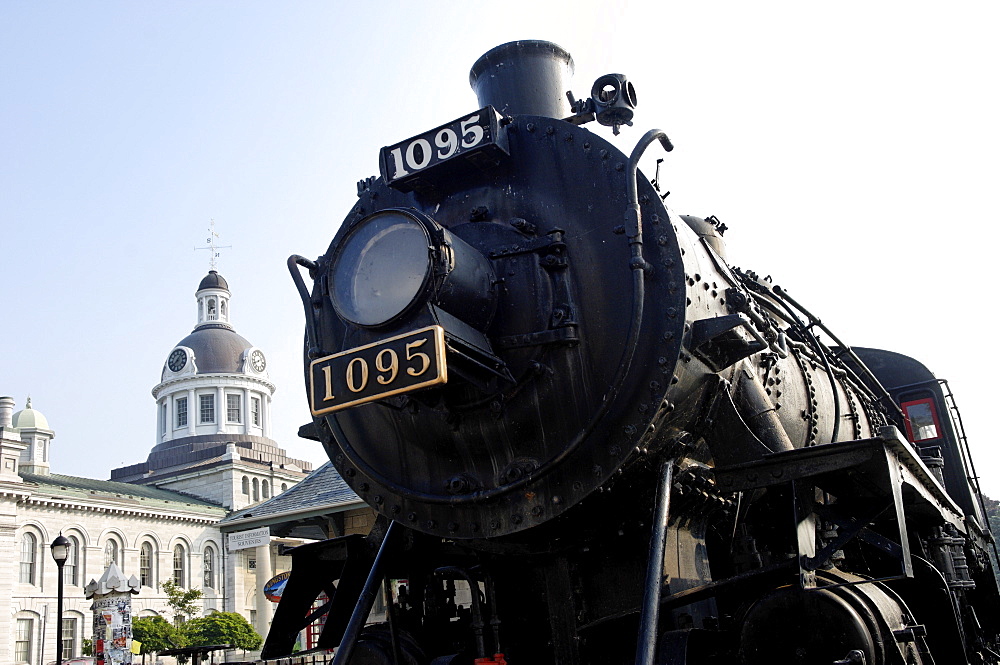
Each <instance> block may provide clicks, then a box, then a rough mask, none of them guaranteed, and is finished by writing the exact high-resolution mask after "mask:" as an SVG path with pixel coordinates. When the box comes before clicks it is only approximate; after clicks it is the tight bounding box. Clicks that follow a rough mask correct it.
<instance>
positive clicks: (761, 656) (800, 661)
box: [740, 571, 924, 665]
mask: <svg viewBox="0 0 1000 665" xmlns="http://www.w3.org/2000/svg"><path fill="white" fill-rule="evenodd" d="M821 576H822V577H823V578H825V579H821V580H820V583H821V584H823V583H825V584H827V585H831V586H827V587H826V588H823V587H820V588H817V589H808V590H803V589H801V588H799V587H798V586H797V585H789V586H783V587H779V588H777V589H774V590H773V591H770V592H768V593H767V594H765V595H764V596H762V597H761V598H759V599H758V600H757V601H755V602H754V603H753V604H752V605H751V606H750V608H749V609H748V610H747V612H746V614H745V615H744V618H743V624H742V626H741V629H740V657H741V660H740V663H742V664H744V665H765V664H766V665H776V664H780V665H807V664H808V665H815V664H816V663H830V664H833V663H839V662H850V663H853V662H864V663H865V664H866V665H889V664H893V663H904V662H905V663H907V665H921V663H923V662H924V661H923V660H922V659H921V656H920V651H921V650H918V645H917V643H916V642H915V641H907V640H908V639H909V638H908V636H907V634H908V631H907V628H908V627H909V625H908V624H909V623H910V622H909V621H908V620H907V617H908V616H909V612H908V611H907V610H906V608H905V607H903V606H901V602H902V601H900V600H898V599H897V598H896V597H895V596H894V595H893V594H892V593H891V592H890V591H888V590H886V589H885V588H884V587H882V586H881V585H880V584H878V583H875V582H870V583H866V584H858V583H859V582H863V581H864V580H863V579H862V578H858V577H855V576H854V575H850V574H847V573H841V572H837V571H832V572H827V573H821ZM845 582H846V583H848V584H852V585H856V586H832V585H840V584H844V583H845ZM897 636H901V637H899V639H898V640H897ZM858 654H860V655H863V656H864V660H863V661H862V660H860V659H858Z"/></svg>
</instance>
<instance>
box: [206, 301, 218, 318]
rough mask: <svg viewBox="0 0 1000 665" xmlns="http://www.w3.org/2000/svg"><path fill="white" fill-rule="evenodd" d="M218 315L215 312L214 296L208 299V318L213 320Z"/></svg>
mask: <svg viewBox="0 0 1000 665" xmlns="http://www.w3.org/2000/svg"><path fill="white" fill-rule="evenodd" d="M217 318H219V316H218V315H217V314H216V313H215V298H209V299H208V320H209V321H215V320H216V319H217Z"/></svg>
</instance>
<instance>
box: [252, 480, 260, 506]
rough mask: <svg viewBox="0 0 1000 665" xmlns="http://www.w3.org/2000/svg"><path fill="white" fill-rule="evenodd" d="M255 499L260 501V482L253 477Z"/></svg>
mask: <svg viewBox="0 0 1000 665" xmlns="http://www.w3.org/2000/svg"><path fill="white" fill-rule="evenodd" d="M253 500H254V501H260V483H259V482H258V481H257V479H256V478H254V479H253Z"/></svg>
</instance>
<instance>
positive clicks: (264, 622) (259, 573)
mask: <svg viewBox="0 0 1000 665" xmlns="http://www.w3.org/2000/svg"><path fill="white" fill-rule="evenodd" d="M255 577H256V582H257V591H256V593H255V594H254V606H255V608H256V610H257V625H256V626H254V629H255V630H256V631H257V632H258V633H260V634H261V635H262V636H266V635H267V631H268V629H269V628H270V627H271V615H272V613H273V607H272V606H273V603H272V602H271V601H270V600H268V599H267V597H266V596H265V595H264V587H265V586H266V585H267V582H268V580H270V579H271V578H272V577H274V572H273V571H272V569H271V544H270V543H268V544H266V545H260V546H258V547H257V570H256V575H255Z"/></svg>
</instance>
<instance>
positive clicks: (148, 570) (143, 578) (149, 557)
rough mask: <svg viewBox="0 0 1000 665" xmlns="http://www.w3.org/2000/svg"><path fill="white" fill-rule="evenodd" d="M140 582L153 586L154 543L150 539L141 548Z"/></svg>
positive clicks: (143, 584)
mask: <svg viewBox="0 0 1000 665" xmlns="http://www.w3.org/2000/svg"><path fill="white" fill-rule="evenodd" d="M139 584H141V585H142V586H148V587H152V586H153V545H152V543H150V542H148V541H147V542H145V543H143V544H142V546H141V547H140V548H139Z"/></svg>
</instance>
